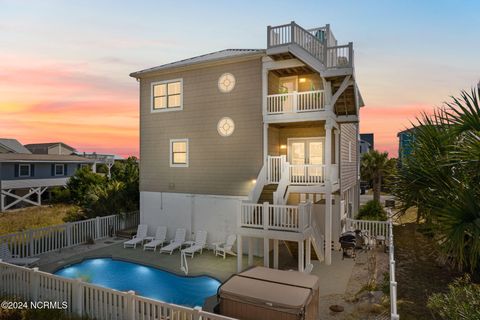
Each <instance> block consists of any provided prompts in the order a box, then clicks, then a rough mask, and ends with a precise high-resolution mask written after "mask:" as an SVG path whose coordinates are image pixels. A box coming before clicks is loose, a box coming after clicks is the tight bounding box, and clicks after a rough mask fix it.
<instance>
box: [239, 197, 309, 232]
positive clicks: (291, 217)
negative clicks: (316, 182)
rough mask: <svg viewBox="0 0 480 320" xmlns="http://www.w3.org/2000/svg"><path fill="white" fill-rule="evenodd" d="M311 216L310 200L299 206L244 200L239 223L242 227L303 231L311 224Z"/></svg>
mask: <svg viewBox="0 0 480 320" xmlns="http://www.w3.org/2000/svg"><path fill="white" fill-rule="evenodd" d="M311 216H312V204H311V203H310V202H307V203H301V204H299V205H298V206H289V205H273V204H269V203H264V204H257V203H248V202H243V203H242V206H241V210H240V216H239V219H238V220H239V221H238V225H239V226H240V228H253V229H260V230H269V231H289V232H303V231H304V230H306V229H307V228H308V227H309V226H310V225H311V223H310V220H311Z"/></svg>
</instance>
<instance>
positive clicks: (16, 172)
mask: <svg viewBox="0 0 480 320" xmlns="http://www.w3.org/2000/svg"><path fill="white" fill-rule="evenodd" d="M18 170H19V165H18V163H15V173H14V176H15V178H17V177H18Z"/></svg>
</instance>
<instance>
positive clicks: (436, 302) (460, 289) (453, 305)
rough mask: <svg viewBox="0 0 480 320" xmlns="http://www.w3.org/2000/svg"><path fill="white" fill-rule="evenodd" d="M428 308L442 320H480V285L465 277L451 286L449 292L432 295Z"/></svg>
mask: <svg viewBox="0 0 480 320" xmlns="http://www.w3.org/2000/svg"><path fill="white" fill-rule="evenodd" d="M427 306H428V308H429V309H430V310H431V311H432V312H433V313H434V314H435V315H438V316H440V318H441V319H449V320H467V319H472V320H473V319H480V285H478V284H475V283H472V282H471V281H470V276H468V275H465V276H463V277H461V278H458V279H456V280H455V281H453V282H452V283H451V284H449V285H448V292H446V293H434V294H433V295H431V296H430V297H429V298H428V303H427Z"/></svg>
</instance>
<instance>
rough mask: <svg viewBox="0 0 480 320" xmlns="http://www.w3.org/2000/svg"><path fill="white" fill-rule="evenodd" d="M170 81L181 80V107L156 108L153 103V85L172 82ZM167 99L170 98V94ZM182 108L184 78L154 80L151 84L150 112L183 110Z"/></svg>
mask: <svg viewBox="0 0 480 320" xmlns="http://www.w3.org/2000/svg"><path fill="white" fill-rule="evenodd" d="M170 82H180V107H176V108H164V109H155V108H154V104H153V87H154V86H155V85H158V84H165V83H170ZM167 99H168V96H167ZM181 110H183V78H179V79H170V80H163V81H156V82H152V83H151V84H150V113H157V112H170V111H181Z"/></svg>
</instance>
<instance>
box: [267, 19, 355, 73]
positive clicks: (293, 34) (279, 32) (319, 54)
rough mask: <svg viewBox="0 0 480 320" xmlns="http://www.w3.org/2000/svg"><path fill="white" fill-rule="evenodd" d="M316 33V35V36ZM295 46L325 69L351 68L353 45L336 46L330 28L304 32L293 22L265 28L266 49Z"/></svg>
mask: <svg viewBox="0 0 480 320" xmlns="http://www.w3.org/2000/svg"><path fill="white" fill-rule="evenodd" d="M317 32H318V34H317ZM291 44H295V45H298V46H300V47H301V48H303V49H304V50H306V51H307V52H308V53H309V54H311V55H312V56H313V57H315V58H316V59H317V60H319V61H320V62H321V63H323V65H324V66H325V67H326V68H327V69H330V68H351V67H352V66H353V44H352V43H351V42H350V43H349V44H346V45H340V46H339V45H338V44H337V40H336V39H335V37H334V36H333V33H332V32H331V30H330V27H329V26H328V25H327V26H325V27H321V28H314V29H309V30H305V29H303V28H302V27H300V26H299V25H298V24H296V23H295V22H293V21H292V22H291V23H289V24H284V25H280V26H274V27H272V26H269V27H268V28H267V48H275V47H280V46H287V45H291Z"/></svg>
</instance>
